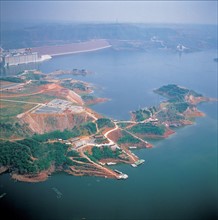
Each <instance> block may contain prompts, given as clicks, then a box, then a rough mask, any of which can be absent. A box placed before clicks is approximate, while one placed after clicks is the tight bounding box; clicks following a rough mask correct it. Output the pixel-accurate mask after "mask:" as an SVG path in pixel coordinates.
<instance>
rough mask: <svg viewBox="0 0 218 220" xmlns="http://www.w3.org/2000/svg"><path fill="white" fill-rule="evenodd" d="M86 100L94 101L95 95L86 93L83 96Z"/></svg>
mask: <svg viewBox="0 0 218 220" xmlns="http://www.w3.org/2000/svg"><path fill="white" fill-rule="evenodd" d="M81 97H82V99H83V100H84V101H93V100H94V99H95V97H94V96H93V95H89V94H85V95H82V96H81Z"/></svg>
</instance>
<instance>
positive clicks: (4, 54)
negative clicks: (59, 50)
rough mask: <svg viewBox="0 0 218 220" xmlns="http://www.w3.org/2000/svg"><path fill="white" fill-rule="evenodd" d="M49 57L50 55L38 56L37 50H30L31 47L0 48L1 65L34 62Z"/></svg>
mask: <svg viewBox="0 0 218 220" xmlns="http://www.w3.org/2000/svg"><path fill="white" fill-rule="evenodd" d="M47 59H51V56H49V55H44V56H39V54H38V53H37V52H32V49H31V48H25V49H17V50H3V49H2V48H0V64H1V66H4V67H6V66H13V65H19V64H27V63H35V62H40V61H44V60H47Z"/></svg>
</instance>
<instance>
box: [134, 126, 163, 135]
mask: <svg viewBox="0 0 218 220" xmlns="http://www.w3.org/2000/svg"><path fill="white" fill-rule="evenodd" d="M165 130H166V128H165V127H164V125H153V124H152V123H146V124H137V125H135V126H133V127H132V128H131V129H130V131H131V132H133V133H139V134H154V135H163V134H164V133H165Z"/></svg>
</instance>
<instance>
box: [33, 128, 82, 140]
mask: <svg viewBox="0 0 218 220" xmlns="http://www.w3.org/2000/svg"><path fill="white" fill-rule="evenodd" d="M79 135H80V132H79V131H78V130H77V128H74V129H72V130H64V131H59V130H56V131H52V132H48V133H45V134H35V135H33V137H32V138H33V139H34V140H36V141H39V142H45V141H47V140H49V139H51V140H54V139H63V140H67V139H69V138H74V137H78V136H79Z"/></svg>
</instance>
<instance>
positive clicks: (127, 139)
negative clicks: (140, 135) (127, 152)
mask: <svg viewBox="0 0 218 220" xmlns="http://www.w3.org/2000/svg"><path fill="white" fill-rule="evenodd" d="M139 142H140V140H138V139H136V138H134V137H133V136H132V135H130V134H129V133H127V132H126V131H122V137H121V138H119V139H118V141H117V143H118V144H126V143H131V144H138V143H139Z"/></svg>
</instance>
